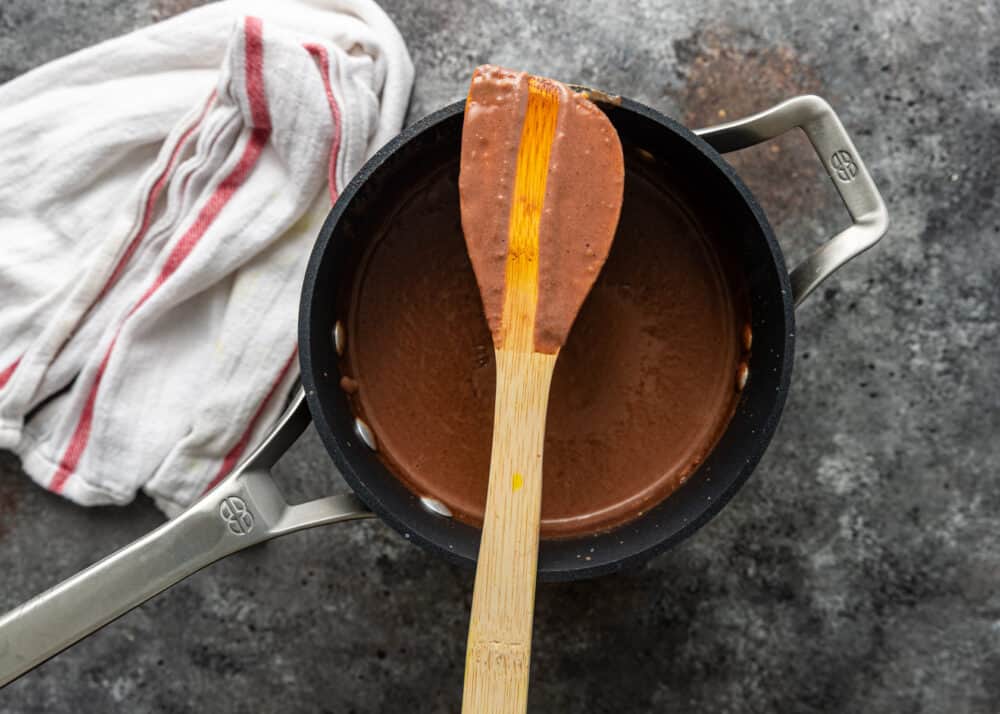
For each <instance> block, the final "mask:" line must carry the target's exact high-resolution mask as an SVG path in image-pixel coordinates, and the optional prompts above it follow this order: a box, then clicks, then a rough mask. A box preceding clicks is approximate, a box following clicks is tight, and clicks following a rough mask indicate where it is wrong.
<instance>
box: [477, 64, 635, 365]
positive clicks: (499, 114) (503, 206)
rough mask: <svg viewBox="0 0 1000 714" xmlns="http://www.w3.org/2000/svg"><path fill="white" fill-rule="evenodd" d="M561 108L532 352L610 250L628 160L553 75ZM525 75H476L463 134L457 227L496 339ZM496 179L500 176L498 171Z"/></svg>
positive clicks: (559, 333) (558, 330)
mask: <svg viewBox="0 0 1000 714" xmlns="http://www.w3.org/2000/svg"><path fill="white" fill-rule="evenodd" d="M541 81H544V82H545V84H546V86H547V87H548V88H551V89H554V90H555V91H556V92H557V93H558V95H559V113H558V116H557V119H556V128H555V134H554V137H553V139H552V146H551V152H550V156H549V168H548V174H547V178H546V185H545V197H544V200H543V203H542V215H541V220H540V223H539V228H538V261H539V264H538V294H539V300H538V304H537V306H536V308H535V323H534V351H536V352H543V353H547V354H554V353H556V352H558V351H559V348H560V347H561V346H562V345H563V343H565V341H566V337H567V335H568V334H569V330H570V328H571V327H572V325H573V321H574V319H575V318H576V315H577V312H579V310H580V306H581V305H582V304H583V300H584V298H586V296H587V293H588V292H589V291H590V287H591V285H592V284H593V282H594V280H595V279H596V277H597V274H598V273H599V272H600V269H601V266H602V265H603V264H604V261H605V259H606V258H607V255H608V251H609V250H610V248H611V241H612V239H613V237H614V233H615V226H616V225H617V223H618V214H619V211H620V208H621V197H622V190H623V184H624V163H623V159H622V151H621V144H620V143H619V141H618V136H617V134H616V132H615V130H614V127H613V126H612V125H611V122H610V121H608V119H607V117H606V116H605V115H604V114H603V112H601V111H600V110H599V109H598V108H597V107H596V106H594V104H593V103H592V102H590V101H589V100H588V99H587V98H586V97H585V96H584V95H582V94H578V93H576V92H573V91H572V90H571V89H570V88H569V87H567V86H566V85H565V84H562V83H560V82H555V81H553V80H541ZM528 95H529V77H528V75H527V74H525V73H524V72H513V71H510V70H505V69H501V68H499V67H493V66H489V65H486V66H483V67H479V68H478V69H477V70H476V72H475V73H474V74H473V78H472V85H471V87H470V90H469V99H468V102H467V104H466V113H465V124H464V129H463V135H462V163H461V165H462V169H461V173H460V177H459V190H460V193H461V204H462V228H463V231H464V233H465V240H466V246H467V247H468V250H469V257H470V259H471V261H472V265H473V269H474V270H475V273H476V279H477V281H478V283H479V289H480V293H481V295H482V298H483V307H484V310H485V313H486V318H487V322H488V323H489V325H490V331H491V332H492V334H493V339H494V344H495V345H497V346H499V344H500V343H499V335H500V333H501V330H502V315H503V304H504V290H505V287H504V265H505V261H506V259H507V252H508V231H509V227H510V222H509V218H510V216H509V210H508V207H509V206H510V205H511V201H512V196H513V191H514V174H515V170H516V165H517V153H518V148H519V143H520V138H521V124H522V123H523V120H524V114H525V108H526V107H527V102H528ZM497 177H498V178H497Z"/></svg>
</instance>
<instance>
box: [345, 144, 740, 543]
mask: <svg viewBox="0 0 1000 714" xmlns="http://www.w3.org/2000/svg"><path fill="white" fill-rule="evenodd" d="M661 169H662V167H659V168H658V167H656V166H652V167H649V166H645V165H643V163H642V162H641V161H638V160H635V161H632V162H627V166H626V179H625V190H624V203H623V206H622V212H621V219H620V222H619V227H618V232H617V234H616V237H615V241H614V244H613V246H612V249H611V253H610V256H609V258H608V261H607V263H606V264H605V266H604V269H603V271H602V272H601V275H600V277H599V278H598V280H597V282H596V283H595V285H594V287H593V289H592V291H591V294H590V295H589V297H588V298H587V300H586V302H585V303H584V305H583V308H582V309H581V310H580V313H579V315H578V317H577V319H576V322H575V323H574V326H573V328H572V331H571V332H570V335H569V339H568V340H567V342H566V344H565V346H564V347H563V349H562V351H561V353H560V356H559V361H558V362H557V365H556V370H555V375H554V377H553V382H552V391H551V397H550V400H549V405H550V406H549V414H548V419H547V433H546V441H545V467H544V482H543V495H542V535H543V537H556V536H571V535H580V534H585V533H591V532H595V531H599V530H604V529H607V528H611V527H613V526H616V525H618V524H621V523H623V522H626V521H628V520H630V519H632V518H634V517H636V516H637V515H639V514H640V513H641V512H643V511H645V510H647V509H649V508H650V507H652V506H653V505H655V504H656V503H658V502H660V501H661V500H662V499H664V498H665V497H666V496H668V495H669V494H670V493H671V492H673V491H674V490H675V489H676V488H677V487H678V486H679V485H680V484H681V483H683V481H684V479H685V478H686V477H687V476H688V475H690V473H692V472H693V471H694V469H695V468H696V467H697V465H698V464H699V463H700V462H701V461H702V459H703V458H704V457H705V455H706V454H707V453H708V452H709V451H710V450H711V448H712V446H713V445H714V444H715V442H716V441H717V440H718V438H719V436H720V435H721V433H722V432H723V431H724V430H725V427H726V425H727V423H728V421H729V418H730V417H731V416H732V413H733V411H734V409H735V406H736V401H737V399H738V394H737V392H736V390H735V388H734V381H735V374H736V370H737V366H738V364H739V362H740V356H741V339H742V338H741V330H742V327H743V325H744V324H745V323H746V321H747V315H748V312H747V311H748V309H747V307H746V305H745V304H744V303H743V301H742V300H739V299H737V298H736V297H734V296H736V295H739V294H741V291H740V290H738V289H733V288H734V286H733V282H734V280H733V276H732V275H730V274H729V273H728V271H726V270H724V269H723V265H722V262H721V261H720V260H719V257H718V255H719V254H718V246H719V245H720V243H721V242H722V241H723V240H724V237H723V236H715V235H711V233H710V232H708V231H706V230H705V229H704V228H703V227H702V226H701V225H700V224H699V223H698V221H697V220H696V219H695V218H694V216H693V215H692V214H690V213H689V212H688V210H687V209H686V208H685V207H684V205H683V204H682V203H681V202H680V201H678V200H676V198H675V196H674V194H672V193H671V192H669V191H667V190H664V189H663V188H662V186H663V185H664V182H663V180H662V179H659V180H653V178H652V176H653V174H651V173H648V172H656V171H661ZM667 185H669V182H667ZM348 335H349V338H348V350H347V354H346V355H345V359H344V363H343V364H342V368H343V373H344V374H345V375H349V376H350V377H351V378H352V381H351V382H350V385H351V387H352V389H354V392H353V393H352V394H351V396H350V398H351V400H352V403H353V405H354V408H355V410H356V411H357V412H358V413H359V414H360V415H362V416H363V418H364V419H365V420H366V421H367V422H368V424H369V425H370V426H371V428H372V429H373V431H374V432H375V434H376V437H377V440H378V443H379V455H380V457H381V458H383V459H384V460H385V462H386V464H387V466H388V467H389V468H390V470H391V471H393V472H394V473H395V474H396V475H397V476H398V477H399V478H400V479H402V480H403V481H404V483H406V484H407V485H408V486H409V487H410V488H411V489H412V490H414V491H415V492H416V493H418V494H420V495H422V496H431V497H434V498H437V499H438V500H440V501H441V502H443V503H444V504H446V505H447V506H448V508H450V509H451V511H452V512H453V513H454V514H455V516H456V517H457V518H459V519H461V520H463V521H466V522H469V523H472V524H476V525H478V524H479V523H480V522H481V518H482V513H483V507H484V504H485V500H486V487H487V481H488V475H489V460H490V441H491V435H492V418H493V393H494V365H493V342H492V338H491V335H490V331H489V328H488V327H487V322H486V319H485V318H484V316H483V307H482V302H481V301H480V296H479V292H478V288H477V285H476V278H475V276H474V274H473V271H472V266H471V264H470V262H469V257H468V254H467V253H466V247H465V241H464V238H463V235H462V228H461V220H460V215H459V197H458V162H457V161H455V162H454V163H452V164H448V165H445V166H444V167H443V168H441V169H439V170H437V171H436V172H435V173H433V174H431V175H430V176H428V177H427V178H426V180H425V181H424V182H423V183H422V184H420V185H415V186H413V187H412V191H411V193H410V194H409V196H408V197H407V198H406V199H405V200H403V201H402V202H401V203H400V204H399V209H398V210H397V211H396V212H395V214H394V215H392V216H388V217H387V218H386V220H385V221H384V223H383V225H382V228H381V231H380V235H378V236H376V237H375V238H374V239H373V242H372V246H371V247H370V248H369V251H368V253H367V255H366V256H365V258H364V260H363V263H362V266H361V268H360V272H359V274H358V278H357V281H356V285H355V288H354V293H353V297H352V300H351V314H350V317H349V320H348Z"/></svg>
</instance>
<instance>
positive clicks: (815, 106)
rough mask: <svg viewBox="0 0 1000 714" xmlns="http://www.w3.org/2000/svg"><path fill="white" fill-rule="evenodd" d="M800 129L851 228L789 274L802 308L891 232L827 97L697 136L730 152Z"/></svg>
mask: <svg viewBox="0 0 1000 714" xmlns="http://www.w3.org/2000/svg"><path fill="white" fill-rule="evenodd" d="M795 128H799V129H802V131H804V132H805V134H806V136H807V137H809V141H810V143H812V145H813V148H814V149H815V150H816V155H817V156H819V159H820V161H821V162H822V163H823V168H825V169H826V172H827V174H829V176H830V180H831V181H833V185H834V186H835V187H836V188H837V192H838V193H840V197H841V198H842V199H843V201H844V205H846V206H847V210H848V212H849V213H850V214H851V219H852V220H853V224H852V225H851V226H850V227H849V228H847V229H846V230H843V231H841V232H840V233H838V234H837V235H835V236H834V237H833V238H831V239H830V240H829V241H827V242H826V243H824V244H823V245H821V246H820V247H819V248H817V249H816V250H815V251H813V253H812V255H810V256H809V257H808V258H806V259H805V260H803V261H802V262H801V263H799V264H798V265H797V266H795V269H794V270H793V271H792V273H791V280H792V296H793V299H794V301H795V305H796V306H798V305H799V304H800V303H801V302H802V301H803V300H805V298H806V297H807V296H808V295H809V293H811V292H812V291H813V290H815V289H816V287H817V286H818V285H819V284H820V283H821V282H823V281H824V280H826V279H827V278H828V277H829V276H830V275H831V274H832V273H833V272H834V271H835V270H837V269H838V268H839V267H840V266H842V265H843V264H844V263H846V262H847V261H849V260H850V259H851V258H853V257H855V256H856V255H858V254H860V253H862V252H864V251H866V250H868V249H869V248H871V247H872V246H873V245H875V244H876V243H878V241H879V239H880V238H882V236H884V235H885V232H886V230H887V229H888V228H889V213H888V211H887V210H886V208H885V202H884V201H883V200H882V196H881V194H879V192H878V189H877V188H876V187H875V182H874V181H872V177H871V175H870V174H869V173H868V169H866V168H865V164H864V162H863V161H862V160H861V156H860V155H859V154H858V150H857V149H856V148H855V146H854V142H852V141H851V138H850V137H849V136H848V135H847V131H846V130H845V129H844V125H843V124H841V123H840V119H839V118H838V117H837V114H836V113H835V112H834V111H833V109H832V108H831V107H830V105H829V104H827V103H826V101H825V100H824V99H821V98H820V97H817V96H813V95H804V96H801V97H795V98H793V99H789V100H788V101H786V102H782V103H781V104H779V105H777V106H775V107H772V108H771V109H768V110H767V111H763V112H761V113H760V114H754V115H753V116H750V117H747V118H745V119H738V120H737V121H732V122H728V123H726V124H719V125H718V126H710V127H707V128H704V129H698V130H696V131H695V134H697V135H698V136H700V137H701V138H702V139H704V140H705V141H707V142H708V143H709V144H711V145H712V146H713V147H714V148H715V149H716V150H717V151H719V152H721V153H726V152H728V151H736V150H738V149H745V148H747V147H749V146H754V145H755V144H760V143H761V142H764V141H767V140H768V139H773V138H775V137H777V136H780V135H781V134H784V133H785V132H786V131H789V130H790V129H795Z"/></svg>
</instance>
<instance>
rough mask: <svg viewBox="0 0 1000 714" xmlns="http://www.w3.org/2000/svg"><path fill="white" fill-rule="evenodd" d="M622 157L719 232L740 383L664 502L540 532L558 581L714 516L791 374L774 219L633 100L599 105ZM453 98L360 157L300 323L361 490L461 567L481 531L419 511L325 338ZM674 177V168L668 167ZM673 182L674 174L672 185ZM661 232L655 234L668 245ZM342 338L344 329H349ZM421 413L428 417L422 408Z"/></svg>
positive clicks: (436, 149) (321, 412)
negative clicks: (736, 328) (574, 533)
mask: <svg viewBox="0 0 1000 714" xmlns="http://www.w3.org/2000/svg"><path fill="white" fill-rule="evenodd" d="M602 108H604V109H605V111H606V112H607V114H608V115H609V117H610V118H611V121H612V122H613V123H614V125H615V127H616V128H617V130H618V132H619V134H620V136H621V138H622V143H623V146H624V147H625V148H626V161H629V160H634V159H630V158H629V157H630V156H634V153H632V154H630V152H629V148H630V147H639V148H641V149H643V150H644V151H646V152H649V153H650V154H652V155H653V156H654V157H656V159H657V160H658V161H660V162H664V163H667V164H669V165H671V166H673V167H682V173H683V175H684V182H683V183H684V186H683V188H682V189H681V188H679V187H674V188H675V189H676V190H682V193H683V195H684V196H686V197H687V201H688V203H689V208H690V210H691V211H692V212H694V213H695V214H698V215H701V216H704V218H705V220H706V221H711V222H713V224H714V226H715V229H714V230H716V231H717V232H720V233H719V234H720V235H724V236H726V241H727V245H726V250H727V252H728V256H727V257H728V259H730V260H733V261H735V262H736V263H737V264H738V265H739V266H740V268H741V272H742V274H743V280H742V282H743V283H744V284H745V288H746V290H747V299H748V301H749V304H750V313H751V324H752V328H753V351H752V354H751V357H750V362H749V366H750V379H749V381H748V383H747V386H746V388H745V389H744V391H743V393H742V396H741V399H740V402H739V404H738V406H737V409H736V412H735V414H734V415H733V417H732V419H731V421H730V423H729V426H728V427H727V429H726V431H725V433H724V434H723V435H722V437H721V438H720V440H719V442H718V443H717V444H716V446H715V448H714V449H713V450H712V451H711V453H710V454H709V455H708V457H707V458H706V459H705V461H704V462H703V463H702V464H701V466H700V467H699V468H698V470H697V471H696V472H695V473H694V474H692V475H691V476H690V478H689V479H688V481H687V482H686V483H685V484H684V485H683V486H682V487H681V488H680V489H678V490H677V491H676V492H675V493H674V494H673V495H671V496H670V497H669V498H667V499H666V500H664V501H663V502H661V503H660V504H658V505H656V506H655V507H653V508H651V509H650V510H648V511H646V512H645V513H644V514H643V515H641V516H640V517H638V518H637V519H635V520H633V521H630V522H629V523H627V524H625V525H623V526H620V527H618V528H615V529H613V530H611V531H607V532H603V533H598V534H594V535H587V536H583V537H577V538H568V539H559V540H543V541H542V543H541V546H540V553H539V576H540V577H542V578H543V579H547V580H568V579H575V578H582V577H589V576H594V575H599V574H604V573H610V572H614V571H616V570H618V569H620V568H622V567H625V566H627V565H629V564H632V563H635V562H639V561H641V560H643V559H645V558H648V557H651V556H652V555H654V554H655V553H658V552H661V551H662V550H665V549H666V548H669V547H670V546H672V545H674V544H676V543H678V542H679V541H681V540H682V539H684V538H685V537H687V536H688V535H690V534H691V533H693V532H694V531H695V530H697V529H698V528H699V527H700V526H701V525H703V524H704V523H705V522H707V521H708V520H709V519H710V518H711V517H712V516H714V515H715V514H716V513H717V512H718V511H719V510H720V509H721V508H722V506H723V505H725V503H726V502H727V501H728V500H729V499H730V498H731V497H732V496H733V494H734V493H735V492H736V491H737V490H738V489H739V487H740V486H741V485H742V484H743V482H744V481H745V480H746V478H747V477H748V476H749V475H750V473H751V471H752V470H753V468H754V466H755V465H756V463H757V461H758V460H759V459H760V457H761V455H762V454H763V452H764V450H765V448H766V447H767V444H768V443H769V441H770V439H771V437H772V435H773V433H774V430H775V428H776V426H777V422H778V418H779V416H780V413H781V409H782V406H783V405H784V401H785V397H786V394H787V390H788V383H789V379H790V375H791V366H792V355H793V334H794V315H793V307H792V302H791V290H790V287H789V283H788V274H787V272H786V270H785V266H784V262H783V260H782V256H781V251H780V249H779V248H778V246H777V243H776V242H775V240H774V237H773V235H772V233H771V230H770V227H769V226H768V224H767V221H766V219H765V218H764V216H763V214H762V212H761V211H760V209H759V207H758V206H757V204H756V202H755V201H754V199H753V197H752V196H751V195H750V193H749V191H748V190H747V189H746V187H745V186H744V185H743V183H742V182H741V181H740V180H739V178H738V177H737V176H736V175H735V174H734V173H733V171H732V169H731V168H730V167H729V165H728V164H726V163H725V162H724V161H723V160H722V159H721V157H720V156H719V155H718V154H717V153H716V152H715V151H714V150H713V149H712V148H710V147H709V146H708V145H707V144H705V143H704V142H703V141H701V140H700V139H698V138H697V137H695V136H694V135H693V134H692V133H691V132H689V131H688V130H687V129H685V128H683V127H681V126H680V125H678V124H676V123H675V122H673V121H671V120H669V119H667V118H666V117H663V116H662V115H660V114H658V113H657V112H655V111H653V110H651V109H649V108H648V107H645V106H643V105H640V104H638V103H635V102H632V101H629V100H623V101H622V103H621V105H619V106H611V105H604V106H602ZM462 111H463V103H461V102H459V103H456V104H454V105H451V106H449V107H446V108H445V109H442V110H441V111H439V112H437V113H435V114H433V115H431V116H429V117H427V118H425V119H424V120H422V121H420V122H418V123H417V124H415V125H413V126H412V127H410V128H409V129H408V130H407V131H406V132H404V133H403V134H402V135H400V136H399V137H398V138H397V139H395V140H394V141H392V142H391V143H390V144H388V145H387V146H386V147H384V148H383V149H382V150H381V151H379V153H378V154H377V155H376V156H375V157H374V158H373V159H372V160H371V161H369V162H368V164H366V165H365V167H364V168H363V169H362V170H361V172H360V173H359V174H358V175H357V176H356V177H355V179H354V180H353V181H352V182H351V183H350V185H349V186H348V187H347V188H346V189H345V190H344V192H343V194H342V195H341V197H340V199H339V201H338V202H337V205H336V206H335V207H334V209H333V211H332V212H331V214H330V216H329V218H328V219H327V221H326V223H325V225H324V227H323V230H322V232H321V234H320V236H319V239H318V241H317V243H316V246H315V248H314V251H313V254H312V256H311V259H310V262H309V267H308V270H307V273H306V279H305V284H304V288H303V295H302V306H301V311H300V318H299V339H300V348H301V361H302V378H303V383H304V385H305V388H306V395H307V398H308V400H309V408H310V411H311V412H312V415H313V419H314V421H315V423H316V428H317V430H318V432H319V434H320V437H321V438H322V440H323V442H324V444H325V446H326V448H327V449H328V451H329V452H330V454H331V456H332V458H333V460H334V462H335V463H336V465H337V466H338V468H339V469H340V471H341V472H342V473H343V475H344V477H345V479H346V480H347V482H348V483H349V484H350V485H351V487H352V488H354V489H355V491H356V492H357V494H358V496H359V497H360V498H361V499H362V500H363V501H365V503H366V504H367V505H368V506H369V507H370V508H372V510H374V511H375V512H376V513H377V514H378V515H379V516H380V517H382V518H383V519H384V520H385V521H386V522H388V523H389V524H390V525H391V526H393V527H394V528H395V529H396V530H398V531H399V532H400V533H402V534H403V535H404V537H406V538H408V539H410V540H412V541H414V542H416V543H418V544H419V545H422V546H424V547H426V548H428V549H430V550H431V551H433V552H435V553H437V554H439V555H441V556H443V557H445V558H447V559H449V560H452V561H455V562H460V563H463V564H466V565H471V564H473V563H474V561H475V557H476V552H477V550H478V544H479V531H478V530H477V529H475V528H472V527H470V526H468V525H465V524H463V523H460V522H458V521H455V520H453V519H449V518H446V517H442V516H440V515H437V514H435V513H433V512H432V511H429V510H427V509H426V508H424V507H423V506H422V505H421V503H420V499H419V498H418V497H417V496H416V495H414V494H413V493H412V492H411V491H410V490H409V489H407V488H406V487H405V486H404V485H403V484H402V483H401V482H400V481H399V480H397V479H396V477H395V476H393V475H392V473H390V472H389V470H388V469H387V468H386V467H385V465H383V463H382V462H381V461H380V460H379V459H378V457H377V456H376V455H375V454H374V453H373V452H372V451H371V450H370V449H369V448H368V447H367V446H366V445H365V444H364V443H363V441H362V440H361V439H360V438H359V437H358V435H357V433H356V431H355V423H354V416H355V415H354V413H353V411H352V409H351V405H350V404H349V402H348V399H347V397H346V395H345V394H344V392H343V391H342V390H341V389H340V388H339V381H340V378H341V374H340V371H339V365H338V362H339V360H338V355H337V352H336V348H335V346H334V341H333V339H332V330H333V326H334V324H335V323H336V321H337V320H342V319H344V318H345V317H346V314H345V311H346V310H347V305H348V303H349V298H350V294H351V291H352V287H353V285H354V281H355V278H356V275H355V273H356V271H357V268H358V266H359V264H360V263H361V258H362V256H363V254H364V252H365V250H366V248H367V247H368V246H369V244H370V242H371V241H372V240H373V239H374V238H375V237H376V236H377V226H378V225H379V223H380V222H381V221H383V220H384V219H385V217H386V216H388V215H392V213H393V212H394V211H395V209H396V207H398V203H399V201H400V200H401V198H402V197H403V196H406V195H407V192H408V189H409V188H410V187H411V186H413V185H414V184H415V183H418V182H419V181H420V179H421V178H422V177H423V176H426V175H428V174H429V173H430V172H432V171H435V170H437V169H438V168H439V167H440V166H442V164H444V163H446V162H454V160H455V158H456V157H457V156H458V153H459V150H460V142H461V129H462ZM675 173H676V172H675ZM674 180H675V181H676V179H674ZM668 239H669V232H668V231H665V232H664V240H668ZM348 339H349V336H348ZM428 418H429V419H432V418H433V415H428Z"/></svg>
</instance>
